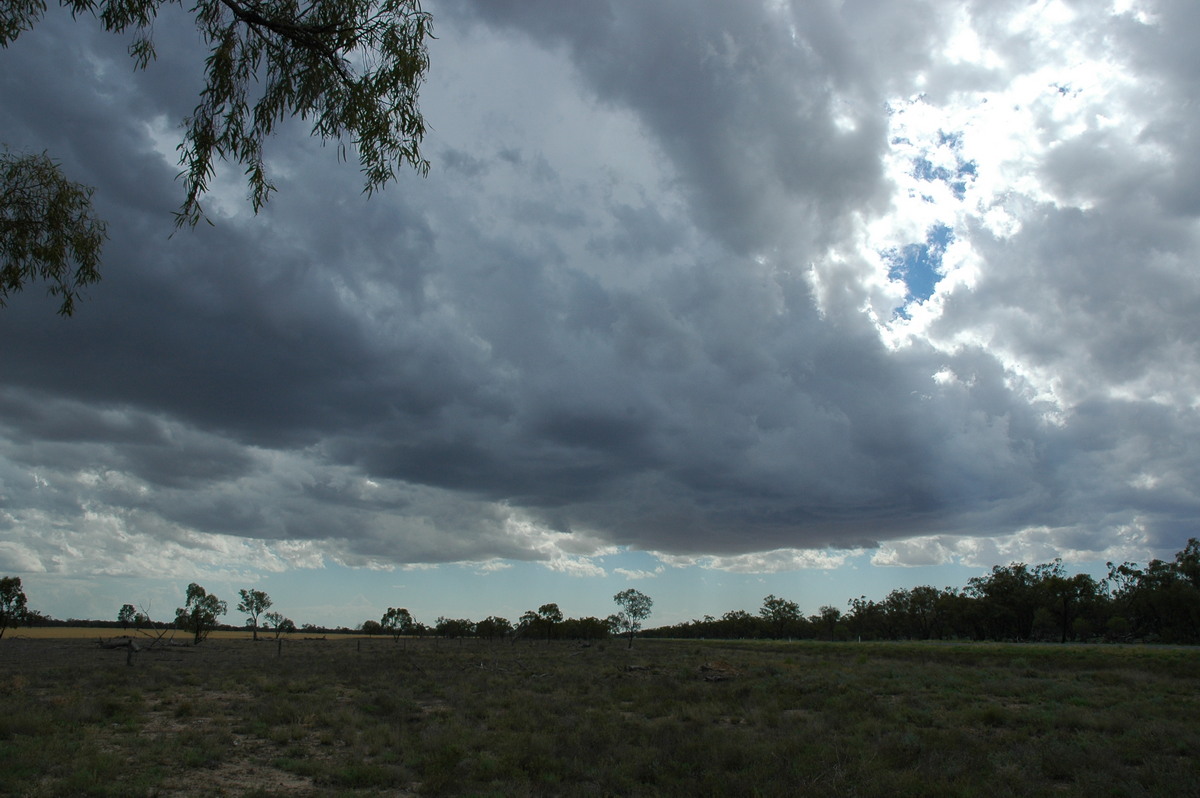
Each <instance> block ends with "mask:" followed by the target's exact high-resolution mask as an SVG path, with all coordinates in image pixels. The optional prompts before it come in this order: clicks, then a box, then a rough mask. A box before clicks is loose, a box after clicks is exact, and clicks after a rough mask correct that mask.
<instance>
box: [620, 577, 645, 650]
mask: <svg viewBox="0 0 1200 798" xmlns="http://www.w3.org/2000/svg"><path fill="white" fill-rule="evenodd" d="M613 601H615V602H617V606H618V607H620V608H621V611H620V612H618V613H617V614H616V615H613V616H612V620H613V621H615V626H616V630H617V632H618V633H619V634H628V635H629V648H633V636H634V635H635V634H637V633H638V630H640V629H641V628H642V621H644V620H646V619H647V618H649V617H650V608H651V607H653V606H654V599H652V598H650V597H649V596H647V595H646V594H645V593H642V592H641V591H639V590H634V589H633V588H629V589H628V590H622V591H621V592H620V593H618V594H616V595H615V596H613Z"/></svg>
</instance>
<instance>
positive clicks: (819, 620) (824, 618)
mask: <svg viewBox="0 0 1200 798" xmlns="http://www.w3.org/2000/svg"><path fill="white" fill-rule="evenodd" d="M841 622H842V611H841V610H839V609H838V608H837V607H831V606H829V605H828V604H826V605H825V606H823V607H821V608H820V609H818V610H817V614H816V615H814V616H813V617H812V623H813V625H815V626H818V627H820V628H822V629H824V630H825V634H827V635H829V640H830V641H831V642H832V641H834V640H837V629H838V625H839V624H841Z"/></svg>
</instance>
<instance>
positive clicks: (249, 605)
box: [237, 590, 274, 640]
mask: <svg viewBox="0 0 1200 798" xmlns="http://www.w3.org/2000/svg"><path fill="white" fill-rule="evenodd" d="M238 595H239V596H241V597H242V600H241V601H240V602H238V605H237V608H238V612H244V613H246V614H247V615H249V616H250V617H249V618H247V619H246V625H247V626H249V627H250V628H251V629H253V630H254V639H255V640H257V639H258V616H259V615H261V614H262V613H264V612H265V611H266V610H268V609H270V607H271V604H273V603H274V602H272V601H271V597H270V596H268V595H267V594H266V593H265V592H263V591H261V590H239V591H238Z"/></svg>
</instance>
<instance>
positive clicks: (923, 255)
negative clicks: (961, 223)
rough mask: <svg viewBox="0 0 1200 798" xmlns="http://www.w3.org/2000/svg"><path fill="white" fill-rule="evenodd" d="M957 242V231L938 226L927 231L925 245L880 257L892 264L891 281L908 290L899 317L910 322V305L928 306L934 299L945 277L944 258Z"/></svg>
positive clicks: (896, 249) (899, 250)
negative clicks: (943, 269)
mask: <svg viewBox="0 0 1200 798" xmlns="http://www.w3.org/2000/svg"><path fill="white" fill-rule="evenodd" d="M953 240H954V230H953V229H952V228H950V227H949V226H947V225H944V224H941V223H938V224H935V225H933V226H931V227H930V228H929V229H928V230H927V231H926V233H925V241H924V242H921V243H917V244H908V245H906V246H903V247H893V248H892V249H888V250H884V251H882V252H880V253H879V255H880V257H882V258H883V259H884V262H886V263H887V264H888V277H890V278H891V279H893V280H898V281H902V282H903V283H904V284H905V285H906V286H907V287H908V291H907V294H906V295H905V298H904V304H903V305H901V306H900V307H898V308H896V313H897V314H898V315H900V316H902V317H904V318H908V312H907V310H906V308H907V307H908V305H910V304H911V303H913V302H917V303H921V302H924V301H925V300H927V299H929V297H931V296H933V292H934V291H936V290H937V284H938V282H939V281H940V280H941V279H942V277H944V276H945V275H944V273H943V271H942V257H943V256H944V255H945V254H946V248H947V247H948V246H950V243H951V242H952V241H953Z"/></svg>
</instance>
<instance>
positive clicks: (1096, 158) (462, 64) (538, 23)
mask: <svg viewBox="0 0 1200 798" xmlns="http://www.w3.org/2000/svg"><path fill="white" fill-rule="evenodd" d="M428 10H430V11H431V12H432V13H433V14H434V17H435V32H436V34H437V35H438V37H439V38H438V40H437V41H436V42H435V43H434V46H433V48H432V59H433V63H432V68H431V72H430V78H429V83H428V84H427V86H426V88H425V90H424V93H423V102H422V107H423V109H424V111H425V114H426V117H427V121H428V122H429V124H430V125H431V132H430V133H429V135H428V137H427V139H426V144H425V147H426V151H427V155H428V156H429V157H430V159H431V160H432V162H433V171H432V172H431V174H430V176H429V177H428V178H427V179H424V180H422V179H421V178H419V177H417V176H416V175H413V174H405V175H402V176H401V179H400V180H399V182H398V183H397V184H396V185H393V186H391V187H389V188H388V189H387V190H386V191H385V192H384V193H383V194H382V195H376V196H375V197H374V198H373V199H371V200H369V201H368V200H367V199H366V198H365V197H363V196H362V195H361V193H360V188H361V181H360V176H359V175H358V174H357V172H356V171H355V168H354V166H353V163H350V164H346V163H339V161H338V158H337V150H336V147H333V146H326V147H321V146H320V142H319V141H317V140H315V139H311V138H309V137H308V135H307V132H306V131H305V130H304V129H303V128H302V127H300V126H295V127H291V128H289V129H287V130H286V131H285V132H284V134H283V135H281V136H280V137H278V138H276V139H274V140H272V141H271V142H269V144H268V156H269V159H270V161H269V167H270V169H271V170H272V174H273V176H274V178H275V182H276V184H277V185H278V188H279V192H278V194H277V195H276V196H275V198H274V199H273V200H272V202H271V204H270V205H269V206H268V208H267V210H266V211H265V212H264V213H262V214H260V215H259V216H258V217H253V216H251V215H250V214H249V209H248V206H247V203H246V202H245V201H244V199H243V196H244V193H245V192H244V188H243V186H242V185H241V184H240V183H239V182H238V180H239V178H240V175H239V174H238V172H237V170H235V169H230V170H228V172H229V174H227V175H223V177H222V180H221V181H220V185H219V186H218V188H217V190H216V191H215V192H214V194H213V196H211V197H210V198H209V202H208V207H209V210H210V213H211V215H212V217H213V221H214V222H215V226H213V227H209V226H201V227H200V228H197V229H196V230H195V231H184V232H180V233H177V234H176V235H174V236H173V237H171V236H170V234H171V232H172V221H173V220H172V216H171V212H172V211H173V210H174V209H175V208H176V207H177V206H178V204H179V202H180V201H181V199H182V186H181V184H179V183H177V182H175V181H174V176H175V174H176V172H177V171H178V167H177V166H176V164H175V161H176V154H175V151H174V147H175V144H177V143H178V140H179V131H178V128H177V126H178V123H179V121H180V120H182V119H183V117H185V116H186V115H187V114H188V113H189V111H190V109H191V108H192V106H193V105H194V104H195V96H196V92H197V90H198V88H199V85H200V80H199V74H200V73H199V67H200V64H201V62H202V59H203V56H204V52H203V50H202V49H201V48H200V47H199V45H198V42H197V41H196V35H195V33H194V31H193V30H192V29H191V28H189V27H188V25H187V19H186V15H185V14H184V13H183V12H181V11H179V10H178V9H174V10H172V11H171V12H170V13H169V14H167V16H165V17H164V18H162V19H161V20H160V21H159V23H158V25H157V26H156V37H157V41H158V50H159V53H160V57H159V60H158V61H157V62H156V63H155V64H153V65H152V66H151V67H150V68H149V69H148V70H147V71H146V72H142V73H136V72H134V71H133V69H132V64H131V62H130V59H129V58H128V56H127V55H126V53H125V47H126V45H127V44H128V42H127V41H125V40H123V39H122V38H120V37H116V36H112V35H109V34H106V33H104V32H103V31H102V30H101V29H100V26H99V24H98V23H95V22H94V21H93V20H91V19H86V18H81V19H80V20H78V21H72V20H71V18H70V16H69V15H68V14H66V13H64V12H62V11H61V10H59V9H52V10H51V12H50V13H49V14H48V16H47V19H46V20H45V21H44V22H43V23H42V24H41V25H39V26H38V27H37V28H36V29H35V30H34V31H33V32H31V33H29V34H26V35H24V36H22V38H21V39H19V40H18V41H17V42H16V43H15V44H14V45H13V46H11V47H10V48H9V50H8V51H6V52H0V59H3V69H0V139H3V140H4V141H5V142H7V143H8V144H9V145H10V146H11V147H14V148H17V149H23V150H28V151H41V150H43V149H45V150H47V151H48V152H49V153H50V154H51V155H53V156H54V157H55V158H57V159H59V160H60V161H61V162H62V165H63V167H64V169H65V170H66V172H67V173H68V174H69V175H70V176H71V177H72V178H74V179H76V180H79V181H81V182H84V183H87V184H90V185H94V186H95V187H96V189H97V192H96V200H97V205H98V207H99V210H100V213H101V214H102V216H103V217H104V218H106V219H107V220H108V222H109V229H110V233H111V240H110V241H109V243H108V245H107V249H106V253H105V263H104V269H103V273H104V279H103V280H102V282H101V283H100V284H99V285H97V286H96V287H94V288H93V289H92V290H91V291H90V293H89V296H88V298H87V300H86V301H85V302H84V303H83V304H82V305H81V306H80V308H79V310H78V312H77V316H76V317H75V318H74V319H71V320H62V319H59V318H58V317H56V316H55V315H54V309H55V307H56V305H55V304H54V302H53V301H52V300H51V299H48V298H46V297H44V296H43V295H42V291H41V290H40V288H38V289H35V290H33V291H30V292H27V294H26V295H24V296H21V297H19V298H17V299H16V300H15V301H12V302H11V303H10V306H9V307H8V308H6V309H4V310H2V311H0V340H3V341H4V342H5V343H4V345H3V346H2V347H0V572H5V573H8V572H14V571H15V572H26V573H37V572H51V573H62V574H89V573H93V574H95V573H99V574H139V573H154V574H155V575H159V576H163V575H170V574H173V573H181V574H182V573H187V571H186V569H187V568H191V567H194V564H195V563H197V562H199V563H201V564H204V565H208V566H212V567H226V566H230V567H232V566H234V565H236V564H239V563H242V564H244V563H246V562H255V563H257V564H258V566H259V567H261V568H265V569H267V570H283V569H287V568H292V567H314V566H317V565H319V564H321V563H323V562H339V563H343V564H347V565H369V566H374V567H379V566H389V565H397V564H410V563H438V562H463V561H466V562H485V561H491V560H495V559H497V558H500V559H518V560H540V561H545V562H547V563H548V564H551V565H553V566H555V567H560V568H564V569H570V568H580V569H584V570H586V569H587V567H588V562H589V561H588V559H587V558H588V557H589V556H594V555H597V554H602V553H605V552H612V551H614V550H616V549H617V548H618V547H630V548H635V549H643V550H647V551H652V552H656V553H658V554H659V555H660V557H661V559H662V560H663V561H664V562H667V563H670V564H686V563H700V564H705V565H708V566H710V567H719V568H730V569H746V568H762V569H765V570H770V569H778V568H786V567H796V566H798V565H803V564H806V563H810V564H811V563H814V562H816V563H820V562H824V561H822V560H820V557H821V556H822V555H821V554H820V552H819V551H817V550H844V549H857V548H860V547H867V548H875V549H876V551H877V557H876V561H877V562H879V563H881V564H905V563H913V564H916V563H932V562H943V561H950V560H954V559H955V558H963V559H969V558H971V557H973V556H974V557H984V558H986V556H988V555H989V554H991V555H995V554H996V553H997V552H1005V553H1010V552H1011V553H1013V554H1014V555H1015V556H1022V555H1025V556H1030V554H1031V556H1032V557H1036V558H1048V557H1053V556H1058V555H1061V556H1064V557H1067V558H1076V559H1103V558H1106V557H1107V558H1112V559H1122V558H1125V557H1132V558H1145V557H1147V556H1169V555H1170V554H1171V553H1173V552H1174V551H1176V550H1178V549H1179V548H1181V547H1182V545H1183V543H1184V541H1185V540H1186V539H1187V537H1189V536H1190V535H1194V534H1196V530H1197V523H1196V522H1197V515H1198V510H1200V507H1198V498H1200V497H1198V494H1197V485H1200V450H1198V446H1197V443H1198V437H1197V433H1198V430H1200V416H1198V413H1197V396H1200V357H1198V352H1197V341H1200V330H1198V326H1200V269H1198V268H1197V255H1198V249H1200V247H1198V245H1200V226H1198V224H1197V216H1198V214H1200V127H1198V124H1197V121H1198V119H1200V111H1198V110H1197V107H1196V105H1195V102H1194V98H1195V96H1196V87H1197V78H1198V77H1200V49H1197V48H1196V46H1195V41H1194V38H1195V32H1196V31H1197V30H1200V5H1197V4H1196V3H1195V2H1194V0H1162V1H1161V2H1149V1H1148V2H1134V0H1123V2H1115V3H1111V4H1106V3H1102V2H1082V1H1081V2H1057V1H1056V2H1036V3H1032V4H1031V3H1028V2H1024V1H1022V2H1002V1H1000V0H987V2H916V1H915V0H914V1H912V2H904V3H896V2H891V1H890V0H857V1H855V0H845V1H844V2H832V1H831V2H822V1H820V0H803V1H802V2H799V1H798V2H795V3H793V4H788V3H783V2H769V3H762V4H756V3H729V2H724V1H723V0H714V1H713V2H697V1H696V0H678V1H677V2H653V3H644V2H612V3H601V2H588V3H563V2H560V1H559V0H544V1H543V2H531V1H529V0H522V1H521V2H517V1H516V0H513V1H512V2H500V1H499V0H486V1H485V0H479V2H466V0H462V1H454V0H440V1H439V2H436V3H432V2H431V3H429V5H428ZM1014 541H1017V542H1018V543H1017V544H1014V543H1013V542H1014ZM1018 544H1019V545H1018ZM1026 544H1028V545H1026ZM1021 546H1025V548H1021ZM1030 547H1032V548H1030ZM806 551H809V552H810V553H808V554H806V553H805V552H806ZM980 552H983V553H982V554H981V553H980ZM813 558H816V559H813ZM996 561H1000V560H996Z"/></svg>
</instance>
